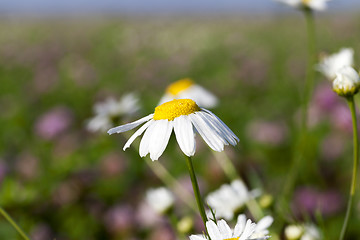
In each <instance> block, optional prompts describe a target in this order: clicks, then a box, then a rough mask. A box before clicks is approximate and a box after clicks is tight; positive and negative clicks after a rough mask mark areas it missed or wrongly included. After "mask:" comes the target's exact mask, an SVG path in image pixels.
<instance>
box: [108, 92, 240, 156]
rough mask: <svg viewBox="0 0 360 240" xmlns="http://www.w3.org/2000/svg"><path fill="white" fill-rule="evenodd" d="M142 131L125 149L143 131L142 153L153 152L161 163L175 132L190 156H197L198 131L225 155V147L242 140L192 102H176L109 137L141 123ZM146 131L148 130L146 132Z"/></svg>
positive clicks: (216, 118) (182, 100)
mask: <svg viewBox="0 0 360 240" xmlns="http://www.w3.org/2000/svg"><path fill="white" fill-rule="evenodd" d="M142 123H145V124H144V125H143V126H142V127H141V128H139V129H138V130H137V131H136V132H135V133H134V134H133V135H132V136H131V137H130V139H129V140H128V141H127V142H126V143H125V146H124V148H123V150H125V149H126V148H128V147H129V146H130V144H131V143H132V142H133V141H134V140H135V138H136V137H138V136H140V135H141V134H142V133H143V132H145V133H144V136H143V138H142V139H141V142H140V149H139V154H140V156H141V157H145V156H146V155H147V154H148V153H150V158H151V159H152V160H153V161H154V160H158V158H159V157H160V156H161V154H162V153H163V152H164V150H165V148H166V146H167V144H168V141H169V138H170V135H171V133H172V130H173V129H174V132H175V136H176V140H177V142H178V143H179V146H180V149H181V150H182V151H183V152H184V154H185V155H187V156H193V155H194V154H195V148H196V147H195V138H194V132H195V131H196V132H198V133H199V134H200V136H201V137H202V138H203V139H204V141H205V142H206V143H207V144H208V145H209V147H210V148H211V149H213V150H214V151H218V152H221V151H223V150H224V145H228V144H231V145H233V146H235V145H236V144H237V142H238V141H239V139H238V138H237V137H236V135H235V134H234V133H233V132H232V131H231V130H230V129H229V128H228V126H226V125H225V123H223V122H222V121H221V120H220V119H219V118H218V117H217V116H216V115H215V114H213V113H212V112H210V111H209V110H206V109H204V108H200V107H199V106H198V105H197V104H196V103H195V102H194V101H193V100H191V99H175V100H172V101H170V102H166V103H164V104H162V105H160V106H157V107H156V108H155V112H154V113H153V114H150V115H148V116H146V117H144V118H141V119H139V120H137V121H135V122H132V123H128V124H125V125H122V126H119V127H115V128H112V129H110V130H109V131H108V133H109V134H113V133H121V132H126V131H129V130H131V129H133V128H135V127H137V126H139V125H140V124H142ZM145 130H146V131H145Z"/></svg>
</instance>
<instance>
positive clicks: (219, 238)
mask: <svg viewBox="0 0 360 240" xmlns="http://www.w3.org/2000/svg"><path fill="white" fill-rule="evenodd" d="M272 222H273V218H272V217H271V216H266V217H264V218H262V219H261V220H260V221H259V223H258V224H256V223H253V222H252V221H251V220H250V219H248V220H246V217H245V215H243V214H242V215H239V217H238V219H237V223H236V225H235V228H234V229H233V230H232V229H231V228H230V227H229V225H228V224H227V223H226V222H225V220H223V219H221V220H219V221H217V224H216V223H215V222H213V221H207V222H206V229H207V231H208V233H209V236H210V238H211V240H233V239H234V240H247V239H249V240H250V239H253V240H255V239H256V240H262V239H268V238H269V237H270V236H269V235H268V234H269V231H268V230H267V228H268V227H270V225H271V224H272ZM190 240H207V238H206V237H205V236H203V235H191V236H190Z"/></svg>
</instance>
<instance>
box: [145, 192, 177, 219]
mask: <svg viewBox="0 0 360 240" xmlns="http://www.w3.org/2000/svg"><path fill="white" fill-rule="evenodd" d="M174 200H175V199H174V195H173V194H172V192H171V191H170V190H169V189H167V188H165V187H160V188H156V189H150V190H148V191H147V192H146V202H147V203H148V204H149V205H150V206H151V208H152V209H154V211H155V212H157V213H158V214H165V213H166V212H167V211H168V210H169V209H170V208H171V207H172V206H173V205H174Z"/></svg>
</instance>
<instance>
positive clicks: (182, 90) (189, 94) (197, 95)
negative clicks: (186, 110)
mask: <svg viewBox="0 0 360 240" xmlns="http://www.w3.org/2000/svg"><path fill="white" fill-rule="evenodd" d="M187 98H188V99H192V100H194V101H195V102H196V103H197V104H198V105H199V106H200V107H205V108H213V107H215V106H216V105H217V103H218V99H217V98H216V97H215V95H213V94H212V93H211V92H209V91H208V90H206V89H205V88H203V87H201V86H199V85H197V84H195V83H194V82H193V81H192V80H191V79H190V78H184V79H180V80H178V81H176V82H174V83H172V84H170V85H169V86H168V87H167V89H166V93H165V94H164V96H163V97H162V98H161V99H160V102H159V105H161V104H163V103H165V102H168V101H171V100H173V99H187Z"/></svg>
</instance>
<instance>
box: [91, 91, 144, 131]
mask: <svg viewBox="0 0 360 240" xmlns="http://www.w3.org/2000/svg"><path fill="white" fill-rule="evenodd" d="M138 102H139V100H138V98H137V97H136V95H135V94H133V93H129V94H126V95H124V96H123V97H122V98H121V99H120V100H119V101H117V100H115V99H114V98H108V99H106V100H105V101H103V102H100V103H97V104H95V106H94V113H95V116H94V117H93V118H91V119H90V120H89V122H88V123H87V126H86V127H87V129H88V130H89V131H91V132H97V131H102V132H105V131H106V130H108V129H109V128H111V127H113V121H114V119H116V118H120V117H121V116H132V115H134V114H135V113H137V112H138V111H139V109H140V106H139V103H138Z"/></svg>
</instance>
